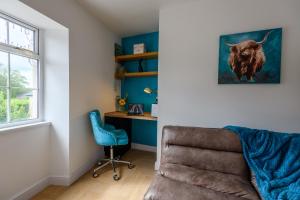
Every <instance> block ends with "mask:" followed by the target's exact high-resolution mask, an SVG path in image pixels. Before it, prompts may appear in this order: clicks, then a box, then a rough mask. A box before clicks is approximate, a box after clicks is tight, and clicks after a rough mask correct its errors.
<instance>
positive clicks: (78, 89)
mask: <svg viewBox="0 0 300 200" xmlns="http://www.w3.org/2000/svg"><path fill="white" fill-rule="evenodd" d="M22 2H24V3H26V4H27V5H29V6H30V7H32V8H34V9H36V10H38V11H40V12H41V13H43V14H45V15H46V16H48V17H50V18H52V19H54V20H55V21H57V22H59V23H61V24H62V25H64V26H65V27H67V28H68V29H69V37H70V39H69V45H70V50H69V53H70V61H69V62H70V69H69V70H70V77H69V81H70V83H69V86H70V97H69V98H70V115H69V118H70V122H69V123H70V128H69V145H70V149H69V152H70V158H69V159H70V166H69V167H70V169H69V174H59V175H60V176H69V177H71V179H72V180H71V181H73V180H74V177H75V178H76V177H78V176H79V175H80V174H81V173H83V172H85V170H86V169H87V168H89V167H90V166H91V165H92V164H93V163H94V161H95V159H97V158H98V156H102V155H103V151H101V149H99V148H98V147H97V146H96V145H95V142H94V140H93V137H92V133H91V130H90V126H89V123H88V116H87V113H88V111H89V110H91V109H94V108H99V109H101V111H102V112H105V111H111V110H113V109H114V97H115V93H114V70H115V63H114V57H113V56H114V55H113V53H114V49H113V48H114V42H115V41H117V40H118V37H117V36H116V35H115V34H113V33H112V32H111V31H109V30H108V29H107V28H106V27H105V26H103V25H102V24H101V23H100V22H98V21H97V20H96V19H95V18H94V17H92V16H91V15H90V14H89V13H88V12H87V11H85V10H83V8H82V7H80V6H79V4H78V3H77V2H76V1H74V0H64V1H61V0H51V1H48V0H42V1H36V0H22Z"/></svg>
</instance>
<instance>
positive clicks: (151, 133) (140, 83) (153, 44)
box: [121, 32, 158, 146]
mask: <svg viewBox="0 0 300 200" xmlns="http://www.w3.org/2000/svg"><path fill="white" fill-rule="evenodd" d="M137 43H144V44H145V46H146V51H147V52H153V51H158V32H153V33H147V34H142V35H136V36H130V37H125V38H122V48H123V51H124V54H133V45H134V44H137ZM122 65H123V66H124V67H125V68H126V70H127V71H128V72H137V71H138V66H139V62H138V61H127V62H124V63H122ZM143 67H144V71H157V70H158V69H157V67H158V60H157V59H149V60H144V61H143ZM145 87H150V88H152V89H155V90H157V76H153V77H136V78H126V79H124V80H122V84H121V95H122V97H124V96H125V95H126V93H127V94H128V103H141V104H144V109H145V111H146V112H150V111H151V104H152V103H154V102H155V99H156V96H157V94H150V95H149V94H146V93H144V88H145ZM156 138H157V122H156V121H145V120H133V122H132V142H133V143H138V144H144V145H150V146H156V143H157V140H156Z"/></svg>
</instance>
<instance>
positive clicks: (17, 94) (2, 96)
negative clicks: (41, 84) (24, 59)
mask: <svg viewBox="0 0 300 200" xmlns="http://www.w3.org/2000/svg"><path fill="white" fill-rule="evenodd" d="M7 77H8V76H7V72H6V70H4V71H2V72H0V86H2V88H1V89H0V123H6V120H7V92H6V90H7V89H6V88H5V86H6V85H7ZM26 83H27V81H26V77H25V76H22V74H20V73H19V72H18V71H12V72H11V76H10V85H11V87H13V89H11V92H10V93H11V95H10V96H11V100H10V118H11V120H12V121H14V120H21V119H28V118H29V117H30V112H29V105H30V99H29V97H28V96H26V93H30V92H31V90H30V89H27V88H25V85H26Z"/></svg>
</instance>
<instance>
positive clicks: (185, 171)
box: [160, 163, 259, 200]
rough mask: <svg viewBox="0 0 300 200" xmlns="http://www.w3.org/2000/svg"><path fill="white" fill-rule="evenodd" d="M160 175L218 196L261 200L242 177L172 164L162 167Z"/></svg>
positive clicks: (248, 182)
mask: <svg viewBox="0 0 300 200" xmlns="http://www.w3.org/2000/svg"><path fill="white" fill-rule="evenodd" d="M160 173H161V174H162V175H163V176H164V177H166V178H169V179H172V180H174V181H179V182H182V183H185V184H189V185H193V186H198V188H202V189H203V188H206V189H208V190H209V191H213V192H216V194H219V193H220V194H222V195H225V194H226V195H229V196H230V197H234V198H242V199H249V200H258V199H259V197H258V194H257V192H256V190H255V189H254V188H253V186H252V185H251V183H250V181H249V180H247V179H246V178H245V177H242V176H238V175H233V174H225V173H221V172H215V171H209V170H201V169H196V168H193V167H188V166H184V165H179V164H171V163H165V164H163V165H161V167H160ZM208 199H209V198H208ZM220 199H222V198H220ZM203 200H204V199H203Z"/></svg>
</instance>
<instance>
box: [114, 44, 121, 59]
mask: <svg viewBox="0 0 300 200" xmlns="http://www.w3.org/2000/svg"><path fill="white" fill-rule="evenodd" d="M121 55H123V49H122V46H121V45H119V44H117V43H115V56H121Z"/></svg>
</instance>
